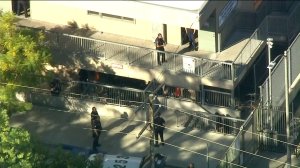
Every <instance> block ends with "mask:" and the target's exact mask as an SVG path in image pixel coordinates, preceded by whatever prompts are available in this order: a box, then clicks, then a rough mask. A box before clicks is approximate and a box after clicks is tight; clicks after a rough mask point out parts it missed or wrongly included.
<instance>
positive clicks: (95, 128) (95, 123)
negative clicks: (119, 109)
mask: <svg viewBox="0 0 300 168" xmlns="http://www.w3.org/2000/svg"><path fill="white" fill-rule="evenodd" d="M91 122H92V134H93V151H94V152H97V151H98V150H97V146H100V144H99V137H100V134H101V130H102V126H101V121H100V116H99V115H98V116H94V117H93V118H92V121H91Z"/></svg>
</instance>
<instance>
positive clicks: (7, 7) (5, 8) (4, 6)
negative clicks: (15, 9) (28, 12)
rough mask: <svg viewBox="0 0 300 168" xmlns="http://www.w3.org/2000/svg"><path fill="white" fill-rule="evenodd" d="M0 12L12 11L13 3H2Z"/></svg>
mask: <svg viewBox="0 0 300 168" xmlns="http://www.w3.org/2000/svg"><path fill="white" fill-rule="evenodd" d="M0 10H3V11H12V4H11V1H0Z"/></svg>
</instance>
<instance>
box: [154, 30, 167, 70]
mask: <svg viewBox="0 0 300 168" xmlns="http://www.w3.org/2000/svg"><path fill="white" fill-rule="evenodd" d="M165 44H166V43H165V40H164V39H163V37H162V35H161V33H158V35H157V37H156V39H155V45H156V50H159V51H165ZM160 57H161V58H162V63H164V62H166V56H165V53H162V52H157V64H158V65H161V62H160Z"/></svg>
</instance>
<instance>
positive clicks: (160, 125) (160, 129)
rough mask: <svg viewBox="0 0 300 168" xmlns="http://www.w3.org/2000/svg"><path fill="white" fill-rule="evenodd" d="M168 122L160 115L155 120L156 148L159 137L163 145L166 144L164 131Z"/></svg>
mask: <svg viewBox="0 0 300 168" xmlns="http://www.w3.org/2000/svg"><path fill="white" fill-rule="evenodd" d="M165 123H166V121H165V120H164V119H163V118H162V117H161V116H160V114H159V113H158V114H157V115H156V117H155V118H154V138H155V147H158V135H159V137H160V141H161V145H165V143H164V129H165Z"/></svg>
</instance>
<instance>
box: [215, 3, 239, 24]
mask: <svg viewBox="0 0 300 168" xmlns="http://www.w3.org/2000/svg"><path fill="white" fill-rule="evenodd" d="M237 3H238V2H237V0H229V1H228V2H227V4H226V5H225V7H224V8H223V9H222V11H221V12H220V14H219V27H220V26H222V24H223V23H224V22H225V20H226V19H227V18H228V16H229V15H230V14H231V12H232V11H233V10H234V9H235V7H236V6H237Z"/></svg>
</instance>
